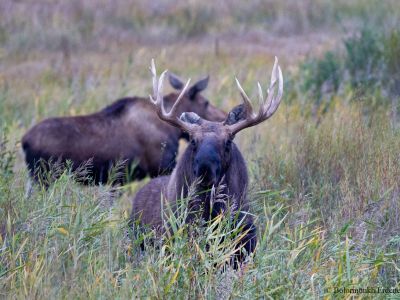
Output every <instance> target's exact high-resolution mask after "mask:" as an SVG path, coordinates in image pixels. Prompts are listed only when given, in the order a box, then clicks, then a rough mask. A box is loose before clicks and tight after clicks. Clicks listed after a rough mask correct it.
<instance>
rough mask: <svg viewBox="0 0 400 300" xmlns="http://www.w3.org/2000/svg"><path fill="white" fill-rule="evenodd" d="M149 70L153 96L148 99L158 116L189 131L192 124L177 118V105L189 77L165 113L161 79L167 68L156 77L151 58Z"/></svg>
mask: <svg viewBox="0 0 400 300" xmlns="http://www.w3.org/2000/svg"><path fill="white" fill-rule="evenodd" d="M150 72H151V74H152V76H153V96H151V95H150V100H151V102H153V104H154V105H155V106H156V110H157V115H158V117H159V118H160V119H161V120H163V121H166V122H168V123H169V124H171V125H173V126H175V127H178V128H180V129H182V130H184V131H186V132H190V130H191V129H192V128H193V126H194V125H192V124H189V123H186V122H183V121H182V120H181V119H180V118H178V116H177V114H178V111H177V110H178V109H177V108H178V106H179V103H180V102H181V100H182V98H183V96H184V95H185V93H186V90H187V89H188V87H189V83H190V79H189V80H188V81H187V82H186V84H185V86H184V88H183V89H182V91H181V92H180V94H179V96H178V98H177V99H176V101H175V103H174V104H173V105H172V108H171V110H170V111H169V112H168V113H167V112H166V111H165V108H164V96H163V81H164V77H165V75H166V74H167V72H168V71H167V70H165V71H164V72H162V73H161V75H160V78H159V79H157V72H156V66H155V64H154V59H152V60H151V67H150Z"/></svg>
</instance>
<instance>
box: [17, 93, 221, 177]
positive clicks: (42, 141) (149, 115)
mask: <svg viewBox="0 0 400 300" xmlns="http://www.w3.org/2000/svg"><path fill="white" fill-rule="evenodd" d="M177 96H178V95H177V94H176V93H171V94H169V95H167V96H165V103H166V107H167V108H168V107H171V106H172V104H173V103H174V102H175V100H176V98H177ZM188 110H189V111H194V112H196V113H198V114H199V115H201V116H203V117H204V118H207V119H210V120H222V119H223V118H224V117H225V113H224V112H222V111H221V110H219V109H217V108H216V107H214V106H212V105H211V104H209V103H208V101H207V100H206V99H205V98H204V97H202V96H201V94H200V93H197V94H195V95H194V98H193V99H190V98H189V96H187V95H185V99H183V101H182V103H181V104H180V107H179V111H182V112H184V111H188ZM182 137H184V135H183V133H182V131H181V130H180V129H177V128H175V127H173V126H170V125H168V124H166V123H165V122H163V121H161V120H160V119H159V118H158V116H157V114H156V112H155V109H154V107H153V105H152V104H151V103H150V102H149V100H148V99H146V98H138V97H133V98H124V99H120V100H118V101H116V102H115V103H113V104H111V105H110V106H108V107H106V108H104V109H103V110H101V111H99V112H97V113H94V114H90V115H85V116H76V117H61V118H49V119H46V120H44V121H42V122H40V123H38V124H37V125H35V126H34V127H33V128H31V129H30V130H29V131H28V132H27V133H26V134H25V135H24V137H23V138H22V145H23V150H24V152H25V156H26V163H27V165H28V168H29V169H30V171H31V174H32V175H34V170H35V167H37V164H38V161H39V160H44V161H46V162H48V161H49V160H50V159H51V158H53V159H55V160H58V161H62V162H65V161H66V160H71V161H72V162H73V168H74V169H75V168H77V167H78V166H79V165H81V164H83V163H85V162H86V161H88V160H90V159H93V165H92V167H91V168H89V170H88V171H89V173H91V174H90V175H91V176H90V177H91V178H92V180H94V182H95V183H105V182H107V180H108V172H109V169H110V168H111V166H112V165H113V164H115V163H116V161H125V165H126V166H129V165H131V164H133V163H137V165H136V167H135V168H134V169H133V170H129V173H131V174H132V176H131V178H130V179H141V178H143V177H144V176H145V175H147V174H149V175H150V176H152V177H154V176H157V175H159V174H169V173H170V172H171V171H172V170H173V168H174V166H175V164H176V163H175V157H176V153H177V150H178V145H179V144H178V141H179V139H180V138H182ZM125 179H126V176H124V177H123V178H122V179H121V181H125Z"/></svg>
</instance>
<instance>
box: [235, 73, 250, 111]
mask: <svg viewBox="0 0 400 300" xmlns="http://www.w3.org/2000/svg"><path fill="white" fill-rule="evenodd" d="M235 80H236V85H237V87H238V89H239V91H240V95H241V96H242V100H243V104H244V106H245V108H246V115H247V116H253V106H252V105H251V101H250V98H249V96H247V94H246V92H245V91H244V89H243V88H242V86H241V85H240V82H239V80H238V79H237V77H235Z"/></svg>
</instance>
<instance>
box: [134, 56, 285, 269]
mask: <svg viewBox="0 0 400 300" xmlns="http://www.w3.org/2000/svg"><path fill="white" fill-rule="evenodd" d="M152 73H153V78H155V79H153V88H154V95H155V96H154V97H155V98H153V97H151V100H152V102H153V103H154V105H155V106H156V110H157V114H158V116H159V117H160V119H162V120H163V121H165V122H167V123H168V124H170V125H173V126H175V127H177V128H179V129H181V130H182V131H185V132H187V133H188V135H189V137H190V143H189V144H188V146H187V148H186V150H185V151H184V153H183V155H182V157H181V158H180V160H179V161H178V163H177V165H176V167H175V169H174V170H173V172H172V174H171V175H170V176H161V177H158V178H154V179H152V180H151V181H150V182H149V183H147V184H146V185H145V186H144V187H143V188H141V189H140V190H139V191H138V193H137V194H136V196H135V197H134V198H133V200H132V212H131V217H130V221H131V223H132V224H139V226H147V227H150V228H154V229H156V232H160V231H161V232H163V231H164V230H165V229H166V228H165V227H163V226H164V225H163V214H164V213H165V211H163V207H175V209H176V207H177V205H176V204H177V201H178V200H179V198H182V197H183V198H187V197H190V195H189V190H193V185H195V188H194V189H195V190H196V197H195V199H194V200H191V199H189V200H188V207H189V210H190V207H195V208H196V209H197V208H198V207H199V203H200V206H201V207H203V209H202V210H201V211H202V213H201V218H203V219H204V220H205V221H208V220H210V219H213V218H214V217H215V216H218V215H219V214H220V213H224V212H227V211H228V210H227V208H235V209H236V216H239V217H238V218H237V222H242V223H241V224H242V225H241V230H242V231H240V232H241V234H243V238H242V239H241V240H240V241H239V244H238V246H237V248H236V250H237V253H236V255H235V256H234V258H233V259H234V261H236V262H237V263H240V262H242V261H243V259H244V257H245V256H244V254H242V250H241V248H244V249H246V252H247V253H251V252H253V251H254V249H255V246H256V242H257V237H256V227H255V225H254V223H253V219H252V217H251V215H250V214H248V213H246V211H248V210H249V201H248V199H247V195H246V193H247V191H246V190H247V186H248V174H247V167H246V163H245V161H244V159H243V157H242V154H241V153H240V151H239V149H238V147H237V146H236V144H235V143H234V142H233V139H234V138H235V135H236V134H237V133H238V132H240V131H241V130H242V129H245V128H247V127H252V126H255V125H257V124H259V123H261V122H263V121H265V120H267V119H269V118H270V117H271V116H272V115H273V114H274V113H275V111H276V110H277V108H278V106H279V104H280V102H281V99H282V94H283V78H282V72H281V69H280V67H279V65H278V60H277V58H275V64H274V67H273V70H272V78H271V84H270V87H269V89H268V95H267V96H266V98H264V96H263V91H262V88H261V86H260V84H258V89H259V98H260V102H261V104H260V108H259V111H258V112H257V113H254V112H253V108H252V104H251V102H250V99H249V97H248V96H247V95H246V93H245V92H244V90H243V89H242V87H241V85H240V83H239V81H238V80H237V79H236V83H237V85H238V88H239V90H240V94H241V96H242V100H243V101H242V102H243V103H242V104H241V105H239V106H237V107H235V108H234V109H233V110H232V111H231V112H230V113H229V114H228V116H227V118H226V119H225V121H222V122H215V121H207V120H204V119H203V118H202V117H201V116H199V115H198V114H196V113H194V112H184V113H182V114H181V115H180V117H179V118H178V114H179V113H180V112H179V111H178V105H179V101H177V102H176V103H175V104H174V105H173V106H172V108H170V109H169V112H167V111H166V109H165V107H164V102H165V100H164V98H163V97H162V87H163V79H164V75H165V72H164V73H162V74H161V76H160V78H159V80H157V79H156V72H155V67H154V63H153V66H152ZM277 82H278V89H277V92H276V83H277ZM182 92H184V90H183V91H182ZM275 94H276V95H275ZM178 99H180V97H178ZM217 186H223V190H222V191H221V193H223V194H225V195H226V196H227V198H226V199H227V200H225V203H223V204H221V203H220V202H218V203H217V202H214V203H213V202H212V201H211V198H212V195H211V193H212V191H213V190H214V191H215V187H217ZM161 199H162V201H165V202H164V203H161V202H162V201H161ZM191 201H195V202H196V203H197V204H195V205H191V203H190V202H191ZM166 203H168V204H169V205H168V206H167V205H164V204H166ZM231 212H232V210H231ZM188 221H190V218H188ZM236 224H238V223H236Z"/></svg>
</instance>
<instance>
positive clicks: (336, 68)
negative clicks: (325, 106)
mask: <svg viewBox="0 0 400 300" xmlns="http://www.w3.org/2000/svg"><path fill="white" fill-rule="evenodd" d="M301 74H302V76H303V82H302V84H303V86H302V89H303V91H304V92H306V91H310V92H311V94H312V95H313V97H314V98H316V99H320V98H321V97H322V95H323V94H324V93H327V92H331V93H336V92H337V91H338V89H339V84H340V82H341V76H342V66H341V61H340V59H339V57H338V55H336V54H335V53H333V52H331V51H328V52H326V53H325V55H324V57H323V58H321V59H319V60H315V59H309V60H308V61H306V62H305V63H303V64H302V65H301Z"/></svg>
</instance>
